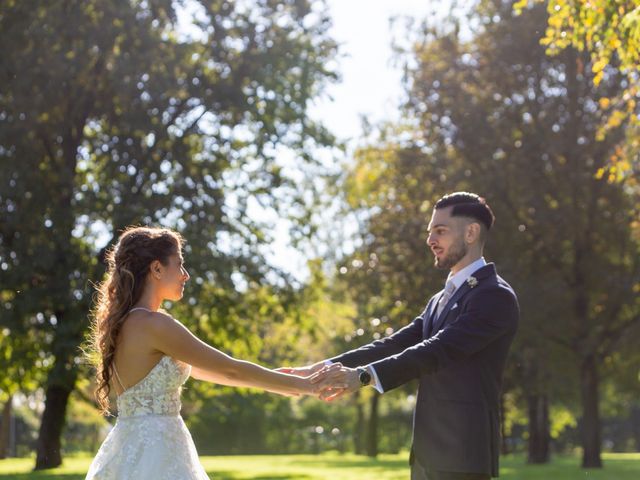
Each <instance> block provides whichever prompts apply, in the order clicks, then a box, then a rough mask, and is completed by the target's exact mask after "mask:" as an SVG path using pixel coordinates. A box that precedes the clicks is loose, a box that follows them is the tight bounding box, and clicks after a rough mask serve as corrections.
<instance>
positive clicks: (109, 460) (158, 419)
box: [85, 415, 209, 480]
mask: <svg viewBox="0 0 640 480" xmlns="http://www.w3.org/2000/svg"><path fill="white" fill-rule="evenodd" d="M125 479H140V480H143V479H144V480H146V479H149V480H151V479H153V480H209V477H208V476H207V474H206V472H205V471H204V468H203V467H202V464H201V463H200V460H199V459H198V452H197V451H196V447H195V445H194V443H193V439H192V438H191V434H190V433H189V430H188V429H187V427H186V425H185V424H184V421H183V420H182V417H180V416H163V415H142V416H135V417H127V418H119V419H118V420H117V422H116V425H115V427H114V428H113V429H112V430H111V432H109V435H107V438H106V439H105V441H104V442H103V444H102V446H101V447H100V449H99V450H98V453H97V454H96V457H95V458H94V459H93V462H92V463H91V466H90V467H89V473H87V476H86V479H85V480H125Z"/></svg>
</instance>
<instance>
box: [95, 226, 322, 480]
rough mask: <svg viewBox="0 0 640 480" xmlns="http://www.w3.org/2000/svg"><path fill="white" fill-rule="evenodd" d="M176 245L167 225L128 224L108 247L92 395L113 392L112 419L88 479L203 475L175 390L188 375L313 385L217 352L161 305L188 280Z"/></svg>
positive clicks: (312, 391)
mask: <svg viewBox="0 0 640 480" xmlns="http://www.w3.org/2000/svg"><path fill="white" fill-rule="evenodd" d="M182 245H183V240H182V237H181V236H180V235H179V234H178V233H176V232H174V231H172V230H168V229H161V228H148V227H129V228H127V229H126V230H125V231H124V232H123V233H122V235H121V236H120V238H119V240H118V243H117V245H116V246H115V248H113V249H112V250H111V251H110V252H109V254H108V257H107V260H108V271H107V277H106V280H105V281H104V282H103V283H102V284H101V285H100V287H99V291H98V299H97V306H96V308H95V311H94V315H93V322H92V330H91V342H92V350H93V354H94V357H95V358H96V361H95V363H96V367H97V390H96V397H97V400H98V403H99V404H100V407H101V408H102V410H103V412H108V409H109V393H110V392H111V391H112V390H114V391H115V393H116V395H117V400H116V403H117V407H118V418H117V421H116V424H115V427H114V428H113V429H112V430H111V432H110V433H109V435H108V436H107V438H106V439H105V441H104V443H103V444H102V446H101V447H100V449H99V451H98V453H97V455H96V457H95V458H94V460H93V462H92V463H91V466H90V467H89V472H88V474H87V476H86V479H87V480H89V479H91V480H110V479H113V480H124V479H134V478H136V479H143V478H144V479H156V480H161V479H171V480H200V479H203V480H204V479H208V478H209V477H208V476H207V474H206V473H205V471H204V468H203V467H202V465H201V464H200V461H199V460H198V454H197V452H196V449H195V446H194V444H193V440H192V439H191V435H190V433H189V431H188V430H187V428H186V426H185V424H184V422H183V421H182V417H180V406H181V404H180V389H181V386H182V384H183V383H184V382H185V381H186V380H187V378H188V377H189V376H190V375H191V376H192V377H194V378H197V379H200V380H205V381H208V382H214V383H219V384H223V385H231V386H238V387H254V388H261V389H264V390H268V391H270V392H274V393H279V394H282V395H301V394H309V395H317V394H318V393H319V392H318V391H317V390H316V389H317V386H314V385H312V384H311V383H310V381H309V379H308V378H301V377H296V376H293V375H287V374H284V373H280V372H277V371H273V370H269V369H266V368H263V367H261V366H259V365H256V364H254V363H251V362H246V361H242V360H236V359H234V358H232V357H230V356H228V355H226V354H224V353H222V352H221V351H219V350H216V349H215V348H213V347H211V346H209V345H207V344H206V343H204V342H202V341H201V340H199V339H198V338H197V337H195V336H194V335H193V334H192V333H191V332H190V331H189V330H188V329H187V328H186V327H185V326H184V325H182V324H181V323H180V322H179V321H178V320H176V319H174V318H172V317H171V316H170V315H168V314H167V313H164V312H162V311H161V310H160V306H161V304H162V302H163V300H165V299H166V300H171V301H177V300H179V299H181V298H182V295H183V290H184V285H185V283H186V282H187V280H189V273H188V272H187V270H186V269H185V267H184V264H183V258H182Z"/></svg>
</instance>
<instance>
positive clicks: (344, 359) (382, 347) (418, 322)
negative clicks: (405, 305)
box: [329, 302, 431, 367]
mask: <svg viewBox="0 0 640 480" xmlns="http://www.w3.org/2000/svg"><path fill="white" fill-rule="evenodd" d="M430 305H431V302H429V304H428V305H427V307H426V308H425V309H424V311H423V312H422V313H421V314H420V315H419V316H417V317H416V318H415V319H414V320H413V322H411V323H410V324H409V325H407V326H405V327H403V328H401V329H400V330H398V331H397V332H395V333H394V334H393V335H390V336H388V337H385V338H383V339H380V340H376V341H375V342H372V343H370V344H368V345H364V346H363V347H360V348H357V349H355V350H351V351H349V352H347V353H343V354H341V355H338V356H336V357H333V358H331V359H329V361H330V362H332V363H336V362H340V363H342V364H343V365H344V366H346V367H357V366H360V365H366V364H368V363H373V362H375V361H377V360H380V359H383V358H386V357H389V356H391V355H395V354H397V353H400V352H402V351H404V350H406V349H407V348H409V347H411V346H413V345H415V344H417V343H419V342H421V341H422V340H423V338H424V337H423V334H422V332H423V325H424V322H425V321H426V318H427V312H428V311H429V307H430Z"/></svg>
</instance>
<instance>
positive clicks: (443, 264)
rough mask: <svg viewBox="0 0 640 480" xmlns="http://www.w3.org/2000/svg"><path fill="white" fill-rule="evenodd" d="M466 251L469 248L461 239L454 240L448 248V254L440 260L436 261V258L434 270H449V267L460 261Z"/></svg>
mask: <svg viewBox="0 0 640 480" xmlns="http://www.w3.org/2000/svg"><path fill="white" fill-rule="evenodd" d="M468 251H469V248H468V247H467V244H466V243H464V240H463V239H462V238H460V239H458V240H456V241H455V242H454V243H452V244H451V247H449V253H447V255H446V256H444V257H443V258H442V259H438V257H436V259H435V265H436V268H439V269H440V270H451V267H453V266H454V265H456V264H457V263H458V262H459V261H460V260H462V259H463V258H464V256H465V255H466V254H467V252H468Z"/></svg>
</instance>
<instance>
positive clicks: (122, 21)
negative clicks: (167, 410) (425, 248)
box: [0, 0, 335, 468]
mask: <svg viewBox="0 0 640 480" xmlns="http://www.w3.org/2000/svg"><path fill="white" fill-rule="evenodd" d="M187 8H191V9H194V12H195V13H194V18H195V20H194V22H193V25H192V26H191V27H189V28H186V27H182V26H181V25H180V22H181V20H180V19H179V13H181V12H182V13H184V11H185V9H187ZM328 27H329V22H328V19H327V17H326V14H325V13H324V8H323V4H322V3H321V2H316V3H313V4H312V3H311V2H306V1H298V0H295V1H294V0H291V1H287V2H277V3H274V2H269V1H255V2H252V3H251V4H250V5H247V4H239V3H236V2H229V1H226V0H219V1H214V2H189V3H188V4H187V2H170V1H167V0H151V1H148V2H129V1H125V0H122V1H117V2H112V3H109V4H104V3H101V2H94V1H90V2H71V3H69V2H52V3H48V4H46V5H44V4H41V3H39V2H33V1H24V2H23V1H20V2H17V1H9V2H4V3H3V5H2V7H0V32H1V33H0V45H2V49H3V51H4V52H5V54H3V56H2V59H1V60H0V75H1V76H2V87H1V90H0V118H1V120H2V127H1V128H0V164H1V165H2V167H1V168H2V170H3V175H2V186H1V187H0V188H1V190H0V192H1V193H0V195H1V198H0V200H1V202H0V209H1V211H2V217H3V225H4V223H5V219H6V224H7V225H12V226H13V228H12V229H11V231H7V230H4V229H3V231H2V237H1V243H0V246H1V248H2V252H1V255H2V262H3V265H6V267H7V268H6V269H4V268H3V269H4V270H6V271H8V272H9V275H10V276H9V277H8V278H9V279H10V280H11V283H8V284H7V287H8V288H7V290H9V291H10V292H16V291H18V290H21V291H23V292H24V293H23V294H22V296H20V295H18V296H15V297H14V298H10V299H9V300H8V301H7V303H5V307H6V309H11V308H13V307H14V306H15V304H16V302H22V304H23V305H26V306H28V308H25V309H21V310H20V312H21V315H20V318H19V319H18V320H17V323H22V324H28V323H29V322H33V321H35V322H39V324H40V328H42V329H43V331H44V332H45V337H46V342H45V343H44V344H43V345H41V346H40V347H41V348H40V350H41V351H42V352H43V354H44V355H45V356H47V357H48V358H50V359H51V363H50V364H49V367H48V368H47V369H46V374H47V382H46V385H44V388H45V390H46V403H45V410H44V414H43V417H42V423H41V428H40V434H39V441H38V452H37V459H36V468H48V467H53V466H56V465H59V464H60V461H61V454H60V436H61V432H62V428H63V426H64V421H65V409H66V405H67V402H68V399H69V395H70V393H71V392H72V391H73V389H74V386H75V383H76V380H77V378H78V371H79V366H80V362H79V361H78V357H79V351H78V345H79V344H80V343H81V341H82V337H83V333H84V331H85V329H86V325H87V322H86V318H87V312H88V308H89V304H90V298H91V294H92V292H91V288H90V285H89V284H88V281H89V280H92V281H99V279H100V277H101V274H102V271H103V270H102V266H101V263H100V259H101V258H102V256H103V255H104V249H102V250H100V249H99V247H100V246H102V245H109V244H111V243H112V241H113V239H114V238H115V237H116V236H117V234H118V232H119V230H120V229H121V228H123V227H124V226H126V225H128V224H132V223H145V224H149V223H158V224H162V225H167V226H172V227H175V228H177V229H179V230H181V231H182V232H183V233H184V234H185V236H186V237H187V239H188V241H189V245H188V247H187V258H188V259H189V260H190V262H191V264H190V267H191V272H192V276H193V278H194V282H193V287H192V291H191V296H190V298H189V299H187V301H188V304H189V305H193V304H194V303H197V300H198V299H199V295H200V294H201V293H202V287H203V286H204V285H205V284H207V283H210V282H215V283H216V284H217V285H218V286H220V288H222V289H226V290H229V291H232V290H235V289H236V288H241V287H242V285H244V284H245V283H246V282H247V281H250V280H256V281H262V280H263V279H264V278H265V274H266V273H267V271H268V270H269V268H268V266H267V265H266V264H265V262H264V261H263V257H262V252H263V250H262V248H261V245H264V244H265V243H266V242H267V241H268V236H267V234H266V230H267V227H268V225H265V224H264V223H260V222H256V221H255V219H254V216H251V215H249V212H248V211H249V209H251V208H254V209H256V208H265V209H273V210H276V211H278V210H279V209H280V208H281V209H282V210H283V211H286V208H287V205H288V204H290V203H291V202H287V201H286V195H287V194H289V198H292V197H293V200H292V201H294V202H295V197H294V196H293V195H292V193H295V192H296V191H297V185H298V184H299V182H294V181H293V179H292V175H291V173H290V171H291V168H289V171H286V170H285V169H284V165H283V164H282V162H280V161H279V157H280V156H282V155H283V152H286V151H287V150H289V151H291V152H293V154H294V155H295V156H296V158H297V162H296V163H297V165H296V167H299V169H300V170H302V171H304V168H305V165H311V164H312V163H313V158H312V152H313V151H314V148H317V147H318V146H322V145H325V144H329V143H331V142H332V138H331V136H330V135H328V134H327V132H326V131H325V130H324V129H323V128H322V126H320V125H317V124H315V123H314V122H312V121H311V120H310V119H309V118H308V117H307V115H306V108H307V105H308V103H309V101H310V100H311V99H312V98H314V96H317V95H318V94H320V93H321V91H322V87H323V85H324V84H325V83H326V82H327V81H329V80H331V79H333V78H335V74H334V73H333V72H332V71H330V70H328V68H327V65H328V64H329V63H328V60H330V59H331V58H332V57H333V55H334V53H335V44H334V42H333V41H332V40H331V39H330V38H329V37H328V34H327V30H328ZM5 172H6V175H4V173H5ZM3 288H4V285H3ZM3 292H4V290H3ZM10 295H15V294H13V293H10ZM28 300H30V301H28ZM34 319H35V320H34ZM14 323H16V322H14ZM10 328H11V329H12V330H13V328H14V325H13V324H12V325H11V327H10ZM10 338H12V337H10Z"/></svg>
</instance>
